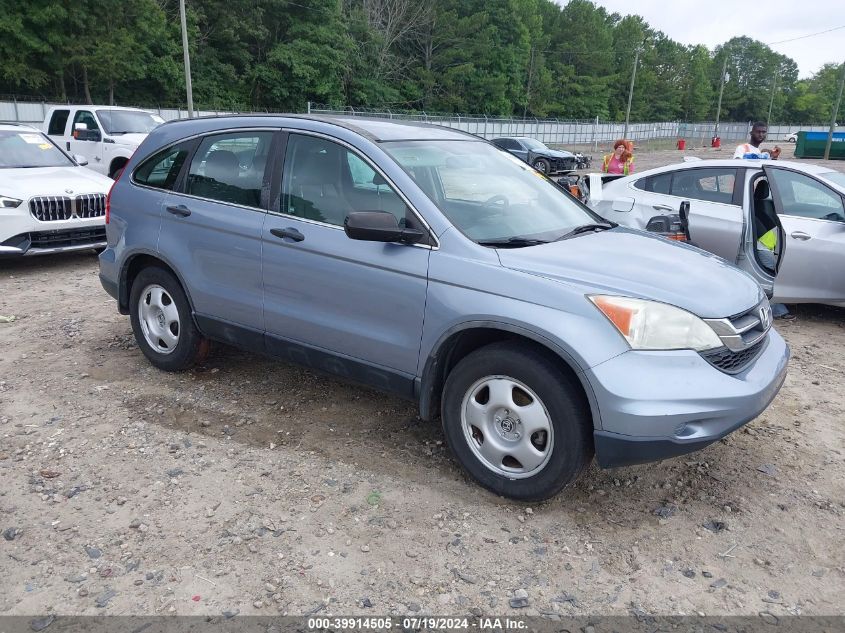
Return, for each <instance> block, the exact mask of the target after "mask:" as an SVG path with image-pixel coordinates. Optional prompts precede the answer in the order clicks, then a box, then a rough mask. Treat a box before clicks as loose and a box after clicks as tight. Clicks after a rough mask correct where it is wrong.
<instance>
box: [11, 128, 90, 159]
mask: <svg viewBox="0 0 845 633" xmlns="http://www.w3.org/2000/svg"><path fill="white" fill-rule="evenodd" d="M73 164H74V163H73V161H71V160H70V158H68V157H67V156H66V155H65V154H64V153H62V151H61V150H60V149H59V148H58V147H56V146H55V145H53V143H52V142H50V139H48V138H47V137H46V136H44V135H43V134H41V133H40V132H35V131H33V132H23V131H22V132H18V131H11V130H0V169H12V168H16V167H17V168H24V167H70V166H72V165H73Z"/></svg>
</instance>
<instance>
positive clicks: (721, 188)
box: [672, 167, 736, 204]
mask: <svg viewBox="0 0 845 633" xmlns="http://www.w3.org/2000/svg"><path fill="white" fill-rule="evenodd" d="M735 184H736V169H731V168H720V167H713V168H707V169H691V170H689V171H678V172H675V175H674V177H673V178H672V195H673V196H678V197H681V198H692V199H694V200H704V201H707V202H719V203H721V204H731V200H733V195H734V185H735Z"/></svg>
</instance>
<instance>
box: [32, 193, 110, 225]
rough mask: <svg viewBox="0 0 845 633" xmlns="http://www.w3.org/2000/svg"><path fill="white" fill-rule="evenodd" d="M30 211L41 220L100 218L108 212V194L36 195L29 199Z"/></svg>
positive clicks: (58, 220)
mask: <svg viewBox="0 0 845 633" xmlns="http://www.w3.org/2000/svg"><path fill="white" fill-rule="evenodd" d="M29 212H30V213H31V214H32V217H34V218H35V219H36V220H39V221H41V222H60V221H62V220H74V219H77V218H79V219H89V218H100V217H103V216H105V214H106V196H105V195H104V194H102V193H84V194H80V195H78V196H76V197H75V198H71V197H68V196H36V197H35V198H32V199H31V200H30V201H29Z"/></svg>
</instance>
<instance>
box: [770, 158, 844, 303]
mask: <svg viewBox="0 0 845 633" xmlns="http://www.w3.org/2000/svg"><path fill="white" fill-rule="evenodd" d="M765 171H766V174H767V175H768V177H769V182H770V184H771V186H772V189H773V195H774V202H775V209H776V211H777V214H778V217H779V218H780V220H781V224H782V225H783V232H784V236H785V237H784V240H785V247H786V252H785V254H784V256H783V259H782V261H781V264H780V268H779V269H778V274H777V278H776V279H775V293H774V294H775V299H776V300H778V301H781V302H784V303H790V302H792V303H800V302H811V303H845V205H843V200H842V196H841V195H839V193H837V192H836V191H834V190H833V189H831V188H830V187H828V186H827V185H825V184H823V183H821V182H819V181H818V180H816V179H814V178H812V177H810V176H808V175H806V174H802V173H799V172H796V171H791V170H789V169H783V168H774V167H766V168H765Z"/></svg>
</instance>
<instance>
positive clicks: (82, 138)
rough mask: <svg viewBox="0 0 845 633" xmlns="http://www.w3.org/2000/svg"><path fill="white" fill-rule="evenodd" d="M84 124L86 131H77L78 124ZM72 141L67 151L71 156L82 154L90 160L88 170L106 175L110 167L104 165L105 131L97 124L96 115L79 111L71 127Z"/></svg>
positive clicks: (68, 143) (87, 111)
mask: <svg viewBox="0 0 845 633" xmlns="http://www.w3.org/2000/svg"><path fill="white" fill-rule="evenodd" d="M79 123H81V124H83V125H84V126H85V127H86V129H85V130H77V129H76V126H77V124H79ZM70 135H71V137H70V140H69V141H67V149H68V150H69V151H70V153H71V154H81V155H82V156H84V157H85V158H87V159H88V168H89V169H93V170H94V171H98V172H100V173H101V174H106V175H108V174H107V173H106V172H107V171H108V169H109V166H108V165H105V164H103V163H104V162H105V161H103V131H102V130H101V129H100V126H99V125H98V124H97V119H96V118H95V117H94V113H93V112H91V111H90V110H77V111H76V114H75V115H74V117H73V121H72V122H71V125H70Z"/></svg>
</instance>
